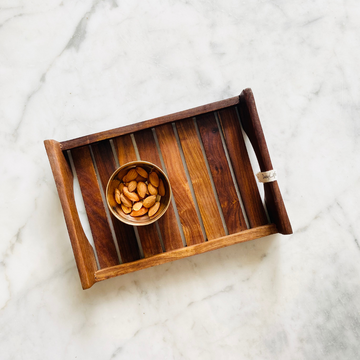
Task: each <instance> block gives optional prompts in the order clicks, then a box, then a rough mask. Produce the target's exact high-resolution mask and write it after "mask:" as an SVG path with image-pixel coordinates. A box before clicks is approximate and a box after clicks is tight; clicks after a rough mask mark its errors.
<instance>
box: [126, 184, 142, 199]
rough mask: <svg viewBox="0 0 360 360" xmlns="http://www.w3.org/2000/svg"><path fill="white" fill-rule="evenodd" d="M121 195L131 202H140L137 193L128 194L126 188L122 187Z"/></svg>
mask: <svg viewBox="0 0 360 360" xmlns="http://www.w3.org/2000/svg"><path fill="white" fill-rule="evenodd" d="M123 194H124V195H125V196H126V197H127V198H128V199H129V200H131V201H139V200H140V198H139V195H138V194H137V193H134V192H130V191H129V189H128V188H127V187H126V186H124V189H123Z"/></svg>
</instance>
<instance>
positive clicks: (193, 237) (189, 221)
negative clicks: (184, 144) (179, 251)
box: [155, 124, 204, 246]
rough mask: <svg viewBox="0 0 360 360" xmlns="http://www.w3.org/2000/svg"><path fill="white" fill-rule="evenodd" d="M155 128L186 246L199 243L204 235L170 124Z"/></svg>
mask: <svg viewBox="0 0 360 360" xmlns="http://www.w3.org/2000/svg"><path fill="white" fill-rule="evenodd" d="M155 129H156V135H157V138H158V140H159V145H160V150H161V154H162V156H163V159H164V163H165V167H166V171H167V174H168V177H169V180H170V184H171V187H172V191H173V195H174V200H175V203H176V207H177V210H178V213H179V218H180V222H181V225H182V228H183V232H184V236H185V240H186V243H187V245H188V246H189V245H194V244H198V243H201V242H203V241H204V237H203V234H202V231H201V226H200V221H199V219H198V217H197V213H196V209H195V204H194V200H193V198H192V196H191V191H190V188H189V184H188V182H187V178H186V174H185V170H184V167H183V164H182V160H181V155H180V150H179V148H178V145H177V141H176V137H175V134H174V131H173V128H172V125H171V124H166V125H162V126H158V127H156V128H155Z"/></svg>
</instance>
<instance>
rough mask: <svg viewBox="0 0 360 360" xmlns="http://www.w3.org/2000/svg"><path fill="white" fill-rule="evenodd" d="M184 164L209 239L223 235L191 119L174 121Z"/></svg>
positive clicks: (213, 195) (223, 231)
mask: <svg viewBox="0 0 360 360" xmlns="http://www.w3.org/2000/svg"><path fill="white" fill-rule="evenodd" d="M176 128H177V131H178V134H179V138H180V142H181V146H182V149H183V152H184V156H185V160H186V165H187V168H188V170H189V175H190V178H191V182H192V185H193V188H194V192H195V196H196V200H197V203H198V206H199V210H200V214H201V218H202V221H203V224H204V228H205V232H206V235H207V238H208V239H209V240H211V239H216V238H218V237H221V236H224V235H225V230H224V227H223V224H222V221H221V217H220V213H219V209H218V206H217V204H216V199H215V194H214V192H213V189H212V186H211V181H210V177H209V173H208V171H207V168H206V164H205V160H204V157H203V153H202V151H201V146H200V141H199V137H198V135H197V132H196V128H195V124H194V121H193V119H185V120H182V121H178V122H177V123H176Z"/></svg>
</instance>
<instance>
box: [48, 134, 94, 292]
mask: <svg viewBox="0 0 360 360" xmlns="http://www.w3.org/2000/svg"><path fill="white" fill-rule="evenodd" d="M44 145H45V149H46V152H47V155H48V158H49V161H50V166H51V170H52V172H53V175H54V179H55V183H56V187H57V191H58V193H59V198H60V202H61V206H62V209H63V212H64V217H65V222H66V226H67V229H68V232H69V235H70V241H71V245H72V248H73V251H74V255H75V261H76V265H77V268H78V271H79V275H80V280H81V285H82V287H83V289H87V288H89V287H91V286H92V285H93V284H94V283H95V271H96V270H97V265H96V260H95V254H94V250H93V248H92V246H91V245H90V243H89V241H88V239H87V237H86V235H85V233H84V230H83V227H82V225H81V222H80V218H79V214H78V212H77V208H76V203H75V197H74V186H73V174H72V172H71V169H70V167H69V164H68V162H67V161H66V159H65V156H64V154H63V152H62V150H61V146H60V143H59V142H57V141H55V140H45V141H44Z"/></svg>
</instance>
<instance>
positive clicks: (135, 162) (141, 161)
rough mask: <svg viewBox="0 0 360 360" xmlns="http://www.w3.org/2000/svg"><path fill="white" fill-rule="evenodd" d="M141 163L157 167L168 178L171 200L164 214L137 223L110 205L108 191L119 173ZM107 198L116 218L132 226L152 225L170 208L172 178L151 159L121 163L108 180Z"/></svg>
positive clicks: (170, 197)
mask: <svg viewBox="0 0 360 360" xmlns="http://www.w3.org/2000/svg"><path fill="white" fill-rule="evenodd" d="M139 164H146V165H149V166H152V167H154V168H156V169H157V170H158V171H159V172H160V173H161V175H162V176H164V178H165V179H166V181H167V183H168V185H169V190H170V194H169V201H168V203H167V205H166V206H165V208H164V209H163V212H162V214H160V216H158V217H156V216H155V217H154V218H153V219H150V218H149V221H148V222H145V223H137V222H136V221H135V220H133V221H131V220H128V219H125V218H123V217H121V216H120V215H119V214H118V213H117V212H116V211H115V210H113V208H112V206H111V205H110V203H109V200H108V191H109V187H110V183H111V182H112V181H113V180H114V178H115V177H116V176H117V174H118V173H119V172H120V171H121V170H122V169H124V168H125V167H128V166H133V165H139ZM105 198H106V204H107V206H108V208H109V210H110V212H111V213H112V214H113V215H114V216H115V217H116V219H118V220H119V221H121V222H122V223H124V224H127V225H131V226H146V225H150V224H152V223H154V222H155V221H158V220H159V219H160V218H161V217H162V216H163V215H164V214H165V213H166V211H167V209H168V208H169V206H170V204H171V201H172V190H171V185H170V180H169V178H168V176H167V175H166V173H165V171H164V170H163V169H161V168H160V167H159V166H157V165H156V164H154V163H152V162H150V161H145V160H135V161H129V162H127V163H126V164H123V165H121V166H120V167H118V168H117V169H116V170H115V171H114V172H113V173H112V175H111V176H110V178H109V180H108V182H107V185H106V191H105Z"/></svg>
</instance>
